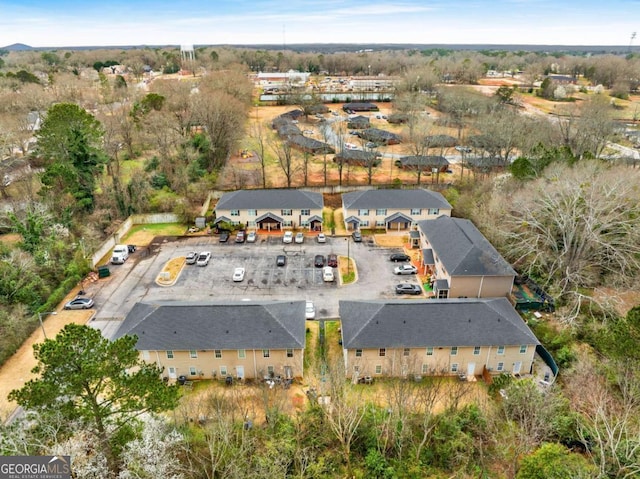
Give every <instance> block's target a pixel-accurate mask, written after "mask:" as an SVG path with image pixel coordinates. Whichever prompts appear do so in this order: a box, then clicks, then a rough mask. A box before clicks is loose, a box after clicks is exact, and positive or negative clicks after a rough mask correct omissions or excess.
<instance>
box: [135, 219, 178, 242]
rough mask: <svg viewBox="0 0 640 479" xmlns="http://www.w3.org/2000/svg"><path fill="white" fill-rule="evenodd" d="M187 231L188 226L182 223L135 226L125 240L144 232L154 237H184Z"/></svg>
mask: <svg viewBox="0 0 640 479" xmlns="http://www.w3.org/2000/svg"><path fill="white" fill-rule="evenodd" d="M186 230H187V226H186V225H184V224H181V223H156V224H143V225H133V227H132V228H131V229H130V230H129V231H128V232H127V235H126V236H125V238H124V239H125V240H126V239H127V238H129V237H131V236H133V235H134V234H136V233H138V232H144V233H146V234H150V235H153V236H178V235H183V234H184V233H185V231H186Z"/></svg>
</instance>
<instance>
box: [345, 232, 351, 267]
mask: <svg viewBox="0 0 640 479" xmlns="http://www.w3.org/2000/svg"><path fill="white" fill-rule="evenodd" d="M345 239H346V240H347V276H349V273H350V272H351V255H350V254H349V244H350V243H351V241H349V237H348V236H347V237H346V238H345Z"/></svg>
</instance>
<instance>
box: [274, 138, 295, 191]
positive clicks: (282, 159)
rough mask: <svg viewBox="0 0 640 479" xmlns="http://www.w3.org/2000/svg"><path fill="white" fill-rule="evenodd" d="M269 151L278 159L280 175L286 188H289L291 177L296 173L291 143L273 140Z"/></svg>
mask: <svg viewBox="0 0 640 479" xmlns="http://www.w3.org/2000/svg"><path fill="white" fill-rule="evenodd" d="M271 149H272V150H273V153H274V154H275V155H276V157H277V158H278V165H279V166H280V169H282V173H283V174H284V177H285V179H286V182H287V188H291V184H292V181H293V175H294V174H295V172H296V169H297V168H296V165H295V164H294V158H293V150H292V148H291V143H289V141H288V140H286V139H284V140H274V142H272V143H271Z"/></svg>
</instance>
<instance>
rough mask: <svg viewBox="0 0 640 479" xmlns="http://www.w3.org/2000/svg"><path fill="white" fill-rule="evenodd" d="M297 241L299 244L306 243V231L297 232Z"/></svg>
mask: <svg viewBox="0 0 640 479" xmlns="http://www.w3.org/2000/svg"><path fill="white" fill-rule="evenodd" d="M295 242H296V243H298V244H302V243H304V233H296V239H295Z"/></svg>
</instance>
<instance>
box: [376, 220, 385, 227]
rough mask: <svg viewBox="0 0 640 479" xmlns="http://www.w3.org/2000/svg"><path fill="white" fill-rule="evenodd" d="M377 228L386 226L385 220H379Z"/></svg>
mask: <svg viewBox="0 0 640 479" xmlns="http://www.w3.org/2000/svg"><path fill="white" fill-rule="evenodd" d="M376 226H379V227H382V226H384V220H378V221H376Z"/></svg>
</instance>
